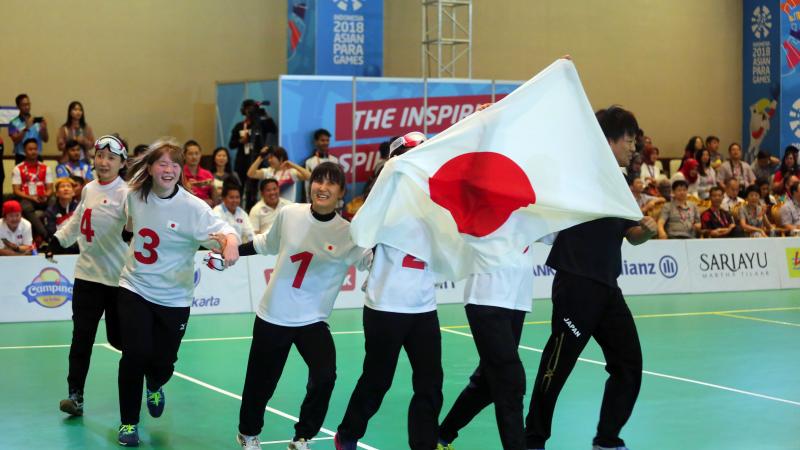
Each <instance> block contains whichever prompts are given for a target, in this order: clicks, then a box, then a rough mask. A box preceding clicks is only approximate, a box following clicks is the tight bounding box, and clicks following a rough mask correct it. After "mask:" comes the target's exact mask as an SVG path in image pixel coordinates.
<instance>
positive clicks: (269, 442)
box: [261, 437, 333, 445]
mask: <svg viewBox="0 0 800 450" xmlns="http://www.w3.org/2000/svg"><path fill="white" fill-rule="evenodd" d="M332 440H333V438H332V437H321V438H314V439H311V440H310V441H308V442H316V441H332ZM290 442H292V441H290V440H285V441H266V442H262V443H261V445H272V444H288V443H290Z"/></svg>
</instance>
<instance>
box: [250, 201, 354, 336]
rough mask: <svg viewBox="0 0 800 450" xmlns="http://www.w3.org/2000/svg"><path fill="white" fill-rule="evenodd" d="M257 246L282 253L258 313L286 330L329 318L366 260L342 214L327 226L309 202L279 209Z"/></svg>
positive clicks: (270, 252) (264, 251) (258, 249)
mask: <svg viewBox="0 0 800 450" xmlns="http://www.w3.org/2000/svg"><path fill="white" fill-rule="evenodd" d="M253 247H254V248H255V250H256V252H258V253H260V254H262V255H275V254H277V255H278V258H277V260H276V262H275V270H274V271H273V272H272V276H271V277H270V280H269V283H268V284H267V290H266V292H264V296H263V297H262V298H261V303H259V305H258V310H257V311H256V315H258V317H259V318H261V319H262V320H264V321H267V322H269V323H272V324H275V325H281V326H286V327H301V326H304V325H310V324H312V323H316V322H321V321H323V320H326V319H327V318H328V316H330V315H331V310H333V303H334V301H335V300H336V296H337V295H338V294H339V290H340V289H341V287H342V282H343V281H344V278H345V276H346V275H347V271H348V269H349V268H350V266H351V265H353V264H354V263H357V262H360V261H361V260H362V259H363V256H364V249H363V248H361V247H358V246H357V245H356V244H355V243H354V242H353V240H352V239H351V238H350V223H349V222H347V221H346V220H344V219H343V218H342V217H341V216H339V215H338V214H337V215H336V216H334V217H333V219H331V220H329V221H327V222H322V221H320V220H317V219H316V218H315V217H314V216H313V214H312V213H311V206H310V205H309V204H308V203H299V204H292V205H286V206H284V207H283V208H281V210H280V212H279V213H278V217H277V218H276V219H275V223H274V224H273V225H272V228H271V229H270V230H269V232H268V233H265V234H259V235H257V236H256V238H255V240H253Z"/></svg>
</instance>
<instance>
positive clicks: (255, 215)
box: [250, 197, 293, 234]
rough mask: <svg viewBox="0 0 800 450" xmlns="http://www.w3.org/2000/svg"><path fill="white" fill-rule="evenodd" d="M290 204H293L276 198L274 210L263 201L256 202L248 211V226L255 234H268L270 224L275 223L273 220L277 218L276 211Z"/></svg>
mask: <svg viewBox="0 0 800 450" xmlns="http://www.w3.org/2000/svg"><path fill="white" fill-rule="evenodd" d="M292 203H293V202H291V201H289V200H286V199H285V198H281V197H279V198H278V204H277V205H275V208H271V207H269V206H268V205H267V204H266V203H264V200H259V201H258V202H256V204H255V205H253V208H252V209H251V210H250V225H251V226H252V227H253V232H254V233H255V234H261V233H268V232H269V229H270V228H272V224H273V223H274V222H275V218H276V217H278V211H280V210H281V208H283V207H284V206H286V205H291V204H292Z"/></svg>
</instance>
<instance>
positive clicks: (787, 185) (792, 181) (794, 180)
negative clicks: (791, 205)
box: [778, 175, 800, 203]
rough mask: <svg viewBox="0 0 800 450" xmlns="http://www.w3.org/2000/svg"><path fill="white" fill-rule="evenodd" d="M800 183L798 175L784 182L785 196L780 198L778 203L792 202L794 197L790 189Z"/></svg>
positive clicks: (790, 176) (791, 176)
mask: <svg viewBox="0 0 800 450" xmlns="http://www.w3.org/2000/svg"><path fill="white" fill-rule="evenodd" d="M798 183H800V177H798V176H797V175H789V178H785V179H784V180H783V194H782V195H781V196H780V197H778V203H786V202H788V201H790V200H791V198H792V196H791V194H790V193H789V191H790V188H791V187H792V186H794V185H796V184H798Z"/></svg>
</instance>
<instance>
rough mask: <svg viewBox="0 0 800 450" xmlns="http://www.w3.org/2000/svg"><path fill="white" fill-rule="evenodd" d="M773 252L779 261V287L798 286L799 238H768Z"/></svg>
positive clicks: (799, 284) (799, 265)
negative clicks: (771, 243) (772, 245)
mask: <svg viewBox="0 0 800 450" xmlns="http://www.w3.org/2000/svg"><path fill="white" fill-rule="evenodd" d="M770 240H771V241H773V244H774V248H773V253H774V255H775V258H776V259H777V260H778V261H779V264H778V267H779V269H778V270H779V271H780V277H781V287H782V288H784V289H790V288H800V238H782V239H770Z"/></svg>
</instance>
